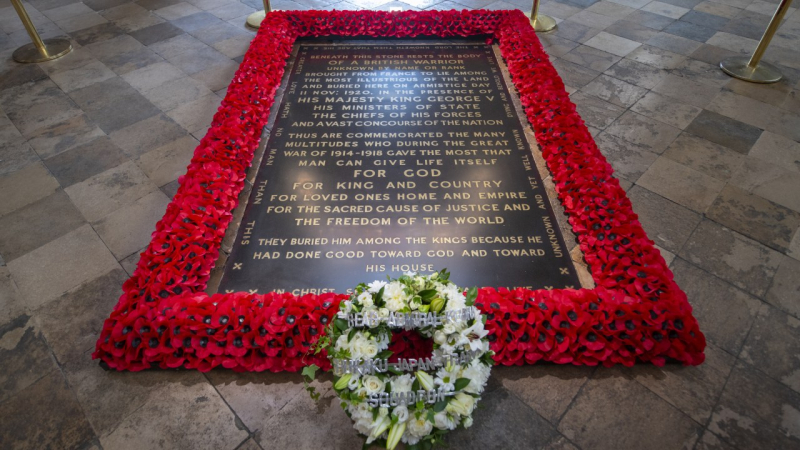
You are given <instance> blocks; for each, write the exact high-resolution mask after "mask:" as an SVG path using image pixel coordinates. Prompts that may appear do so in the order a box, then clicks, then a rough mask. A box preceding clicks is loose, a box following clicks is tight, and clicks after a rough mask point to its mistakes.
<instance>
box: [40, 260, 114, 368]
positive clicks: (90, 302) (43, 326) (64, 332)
mask: <svg viewBox="0 0 800 450" xmlns="http://www.w3.org/2000/svg"><path fill="white" fill-rule="evenodd" d="M126 279H127V274H126V273H125V272H124V271H123V270H121V269H119V268H115V269H112V270H111V271H110V272H107V273H105V274H103V275H100V276H99V277H97V278H95V279H93V280H89V281H87V282H86V283H84V284H82V285H80V286H78V287H76V288H74V289H71V290H69V291H67V292H66V293H64V294H63V295H61V296H60V297H58V298H56V299H55V300H53V301H52V302H49V303H47V304H46V305H44V306H42V307H40V308H38V309H36V310H35V311H34V312H33V315H34V317H35V322H36V324H37V325H38V327H39V329H40V330H42V334H43V335H44V337H45V338H46V339H47V342H48V344H49V346H50V348H51V349H52V351H53V354H54V355H55V357H56V358H57V359H58V361H59V362H60V363H61V364H64V363H66V362H68V361H73V360H75V359H80V358H86V359H89V355H88V353H89V352H90V351H92V350H94V346H95V342H96V341H97V336H99V334H100V330H101V329H102V326H103V321H105V319H106V318H107V316H108V311H110V310H111V309H113V308H114V305H115V304H116V303H117V301H118V300H119V296H120V295H122V283H124V282H125V280H126ZM65 317H69V320H64V318H65Z"/></svg>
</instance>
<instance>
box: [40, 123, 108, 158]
mask: <svg viewBox="0 0 800 450" xmlns="http://www.w3.org/2000/svg"><path fill="white" fill-rule="evenodd" d="M101 136H105V133H103V130H101V129H100V128H99V127H98V126H97V125H95V124H94V122H92V121H91V119H89V116H87V115H86V114H81V115H79V116H75V117H72V118H69V119H67V120H65V121H63V122H59V123H56V124H53V125H50V126H49V127H45V128H41V129H39V130H38V131H37V132H35V133H34V134H32V135H31V137H30V139H29V140H28V144H30V146H31V147H33V149H34V150H35V151H36V153H37V154H38V155H39V157H40V158H42V159H45V158H49V157H52V156H55V155H57V154H59V153H61V152H65V151H67V150H69V149H71V148H74V147H77V146H79V145H82V144H86V143H88V142H90V141H93V140H95V139H97V138H99V137H101Z"/></svg>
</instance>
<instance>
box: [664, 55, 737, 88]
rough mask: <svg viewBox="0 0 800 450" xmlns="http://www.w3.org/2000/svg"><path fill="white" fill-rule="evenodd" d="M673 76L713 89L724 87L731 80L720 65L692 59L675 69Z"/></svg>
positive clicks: (672, 72)
mask: <svg viewBox="0 0 800 450" xmlns="http://www.w3.org/2000/svg"><path fill="white" fill-rule="evenodd" d="M695 53H696V52H695ZM671 75H677V76H680V77H683V78H685V79H688V80H691V81H695V82H697V83H701V84H706V85H708V86H712V87H721V86H724V85H725V83H727V82H728V81H730V79H731V78H730V77H729V76H728V75H725V73H724V72H723V71H722V70H720V68H719V63H717V64H709V63H707V62H704V61H700V60H697V59H692V58H687V59H686V60H685V61H684V62H683V63H681V64H680V65H679V66H678V67H676V68H675V69H673V70H672V71H671Z"/></svg>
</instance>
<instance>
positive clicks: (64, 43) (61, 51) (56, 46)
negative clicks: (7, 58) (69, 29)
mask: <svg viewBox="0 0 800 450" xmlns="http://www.w3.org/2000/svg"><path fill="white" fill-rule="evenodd" d="M42 42H44V47H45V52H44V54H42V53H41V52H40V51H39V49H38V48H36V46H35V45H34V44H33V42H31V43H30V44H25V45H23V46H22V47H20V48H18V49H16V50H14V54H13V55H11V56H12V57H13V58H14V61H16V62H19V63H40V62H45V61H51V60H53V59H56V58H61V57H62V56H64V55H66V54H67V53H69V52H71V51H72V44H70V43H69V41H68V40H66V39H58V38H56V39H45V40H44V41H42Z"/></svg>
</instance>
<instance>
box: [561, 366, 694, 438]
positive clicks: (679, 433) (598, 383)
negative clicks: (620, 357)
mask: <svg viewBox="0 0 800 450" xmlns="http://www.w3.org/2000/svg"><path fill="white" fill-rule="evenodd" d="M597 411H604V413H603V414H597ZM558 430H559V431H560V432H561V433H562V434H563V435H564V436H565V437H566V438H567V439H569V440H570V441H572V442H575V443H576V444H577V445H579V446H581V447H582V448H592V449H598V450H602V449H617V448H637V449H641V450H646V449H663V448H683V447H691V446H692V445H693V444H694V441H695V440H697V437H698V436H699V435H700V432H701V427H700V425H698V424H697V423H695V422H694V421H692V420H691V419H690V418H689V417H687V416H686V415H684V414H683V413H681V412H680V411H678V410H677V409H676V408H674V407H673V406H671V405H670V404H669V403H667V402H665V401H664V400H662V399H661V398H659V397H658V396H657V395H656V394H654V393H652V392H650V391H649V390H648V389H647V388H645V387H644V386H642V385H641V384H639V383H636V382H635V381H633V380H629V379H628V378H626V377H624V376H623V375H622V372H621V371H620V370H615V369H608V370H604V371H601V372H596V373H595V375H594V376H593V377H592V379H591V380H589V381H588V382H587V383H586V386H584V388H583V389H582V390H581V392H580V394H578V397H577V398H576V399H575V402H574V403H573V405H572V407H571V408H570V409H569V411H567V413H566V414H565V415H564V417H563V418H562V419H561V422H560V423H559V425H558ZM621 430H624V433H622V432H620V431H621Z"/></svg>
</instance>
